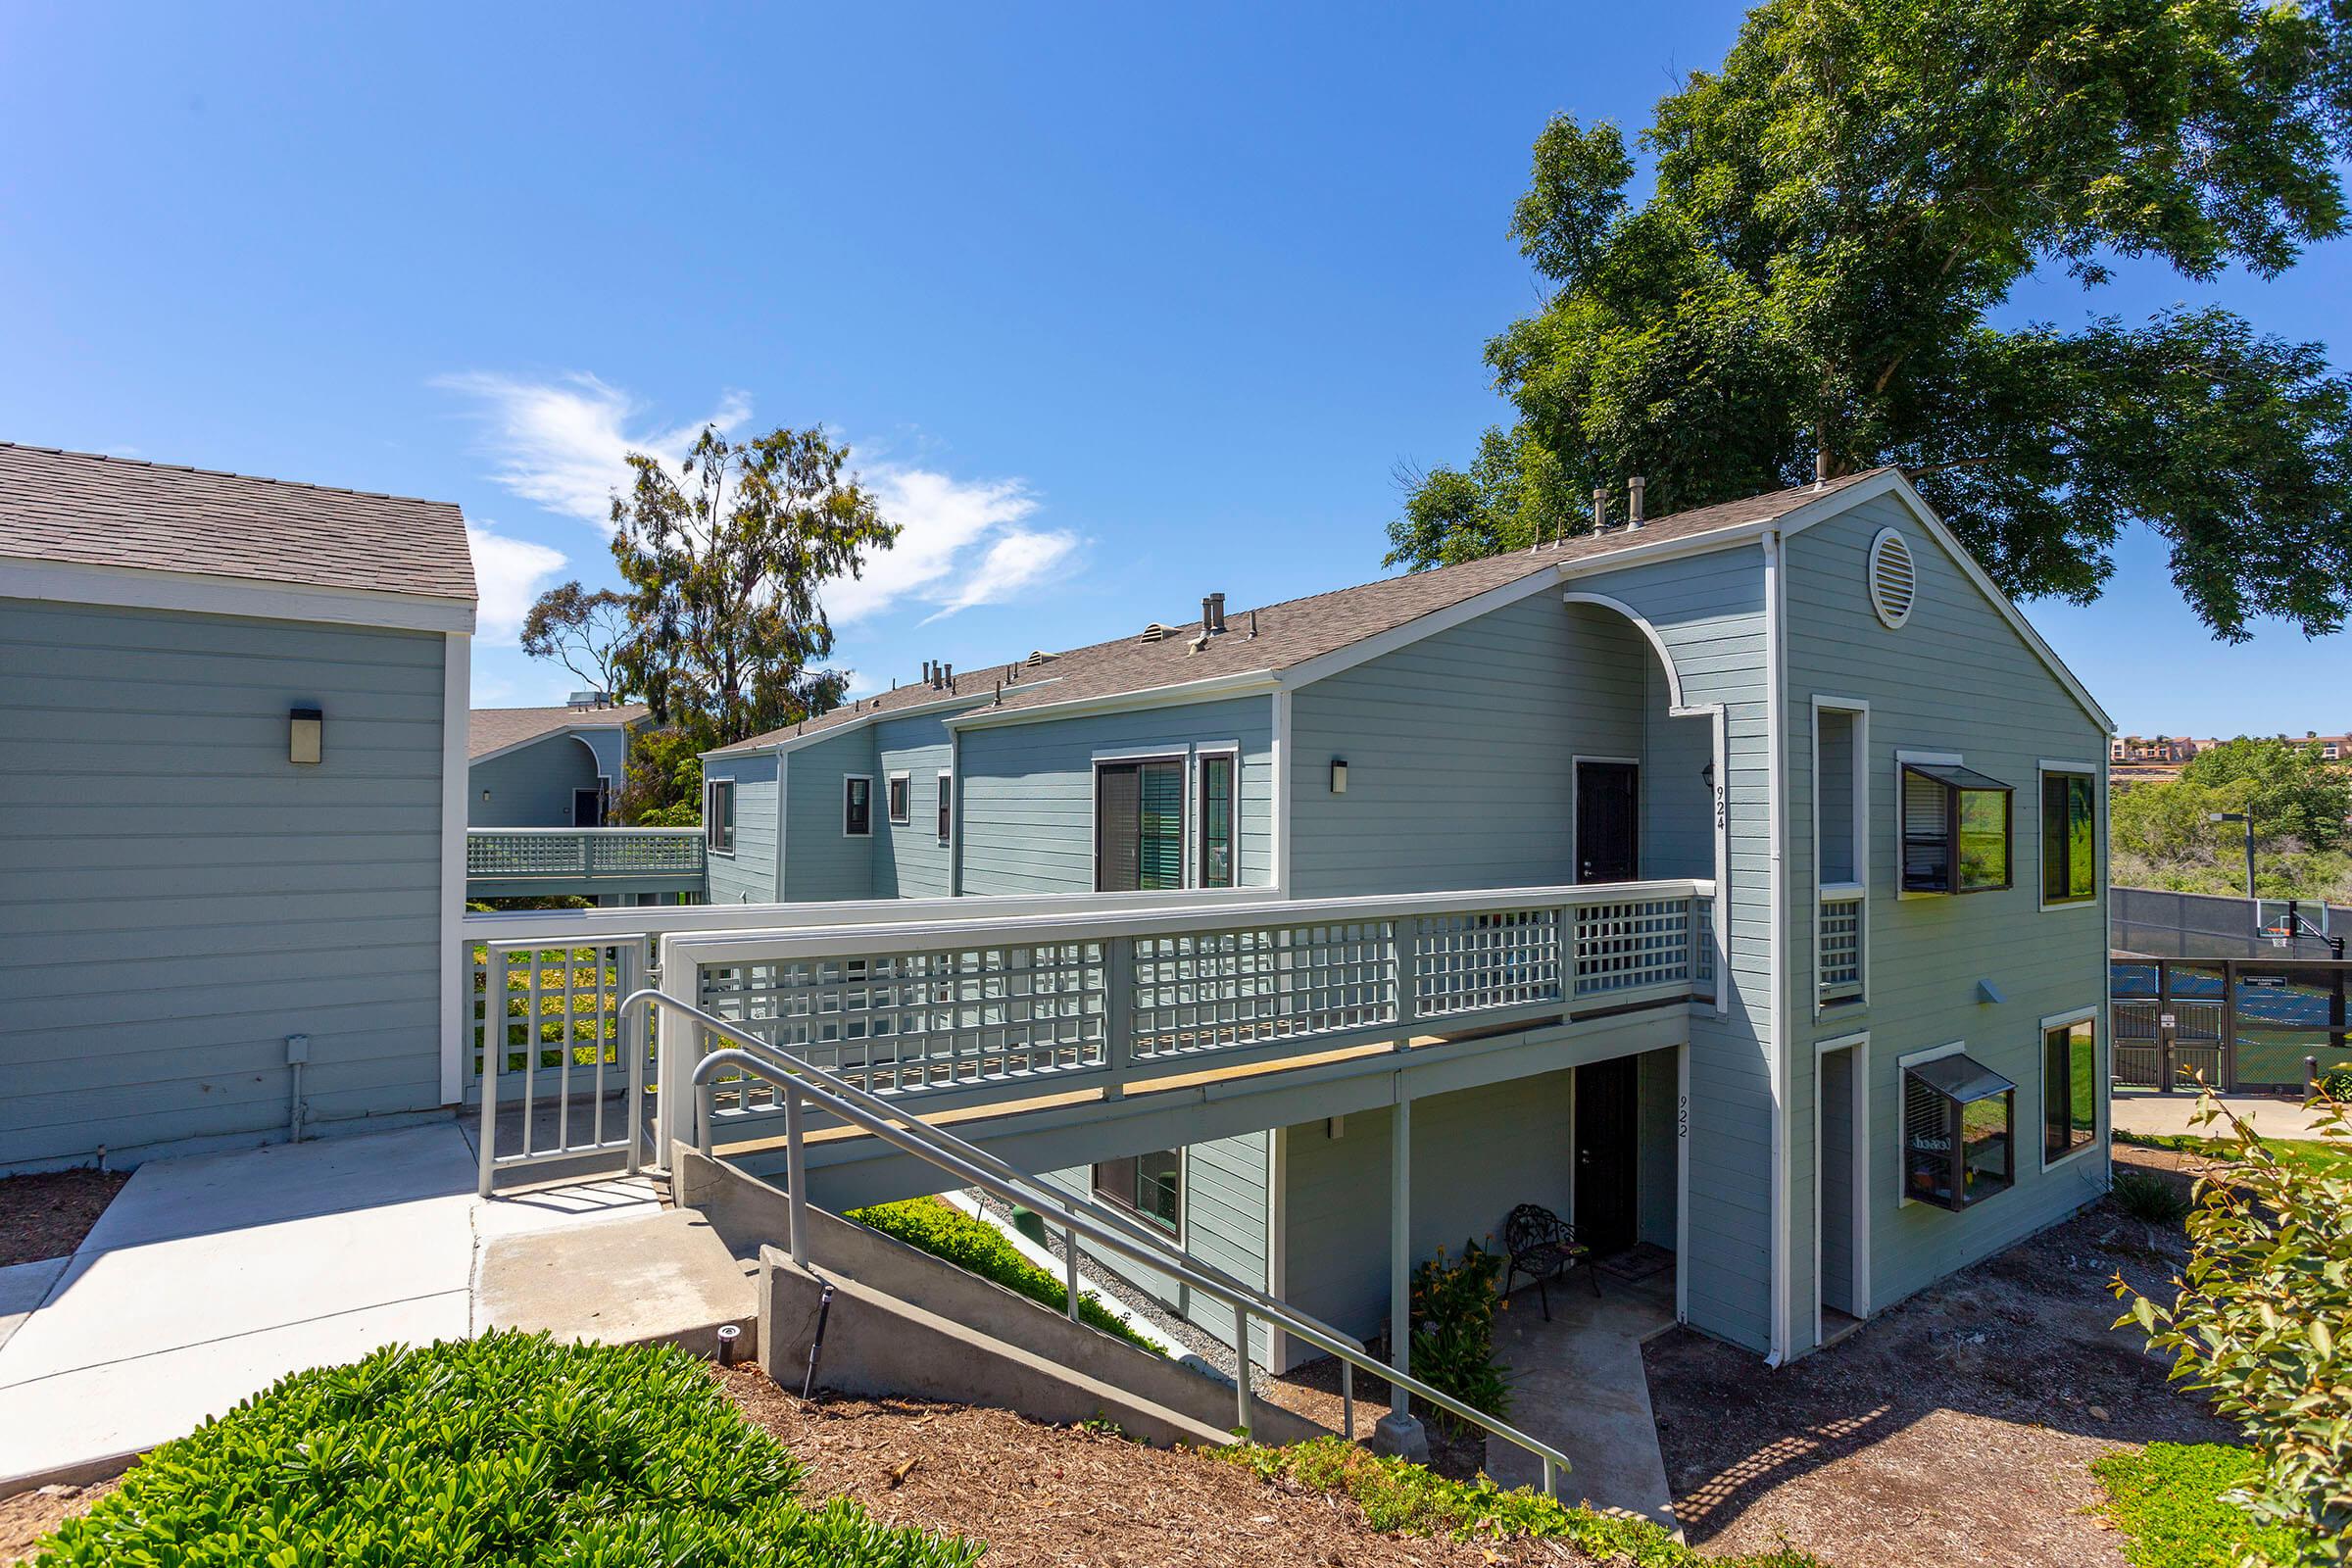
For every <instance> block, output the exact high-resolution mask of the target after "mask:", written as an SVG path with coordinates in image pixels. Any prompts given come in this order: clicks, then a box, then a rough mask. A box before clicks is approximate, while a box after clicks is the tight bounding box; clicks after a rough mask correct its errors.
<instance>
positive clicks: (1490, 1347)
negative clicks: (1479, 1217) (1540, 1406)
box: [1412, 1242, 1511, 1433]
mask: <svg viewBox="0 0 2352 1568" xmlns="http://www.w3.org/2000/svg"><path fill="white" fill-rule="evenodd" d="M1501 1272H1502V1259H1501V1258H1499V1257H1497V1256H1495V1254H1494V1253H1493V1252H1490V1251H1488V1250H1486V1249H1485V1248H1483V1247H1481V1246H1479V1245H1478V1243H1476V1242H1464V1243H1463V1244H1462V1255H1461V1257H1460V1258H1459V1259H1457V1260H1454V1261H1452V1262H1448V1261H1447V1260H1446V1250H1445V1249H1444V1248H1442V1247H1441V1248H1439V1249H1438V1255H1437V1256H1435V1257H1433V1258H1429V1259H1427V1260H1426V1261H1424V1262H1423V1263H1422V1264H1421V1265H1420V1266H1419V1267H1417V1268H1415V1269H1414V1270H1413V1296H1412V1307H1413V1326H1412V1373H1413V1376H1415V1377H1417V1378H1419V1379H1420V1380H1421V1381H1422V1382H1424V1383H1427V1384H1429V1385H1431V1386H1432V1387H1434V1388H1437V1389H1441V1390H1443V1391H1444V1392H1446V1393H1447V1394H1450V1395H1452V1396H1453V1397H1455V1398H1457V1399H1459V1400H1461V1401H1462V1402H1463V1403H1464V1404H1466V1405H1468V1406H1470V1408H1472V1409H1473V1410H1483V1411H1485V1412H1486V1413H1487V1414H1489V1415H1491V1416H1495V1417H1496V1418H1497V1419H1499V1418H1501V1417H1502V1416H1504V1415H1507V1414H1509V1413H1510V1408H1511V1388H1510V1384H1509V1383H1508V1382H1506V1381H1505V1380H1504V1377H1503V1370H1502V1363H1501V1362H1500V1361H1498V1360H1496V1359H1495V1301H1496V1299H1497V1297H1496V1294H1495V1276H1496V1275H1498V1274H1500V1273H1501ZM1424 1413H1425V1414H1428V1415H1432V1416H1435V1417H1436V1418H1437V1420H1438V1421H1439V1422H1440V1424H1442V1425H1443V1426H1445V1427H1446V1429H1447V1430H1448V1431H1452V1432H1457V1433H1458V1432H1461V1431H1463V1430H1464V1429H1466V1428H1468V1423H1467V1422H1464V1421H1462V1420H1460V1419H1459V1418H1458V1417H1456V1416H1453V1415H1450V1414H1448V1413H1446V1411H1443V1410H1438V1409H1434V1408H1433V1409H1430V1410H1427V1411H1425V1412H1424Z"/></svg>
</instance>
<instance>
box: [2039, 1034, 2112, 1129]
mask: <svg viewBox="0 0 2352 1568" xmlns="http://www.w3.org/2000/svg"><path fill="white" fill-rule="evenodd" d="M2098 1137H2099V1032H2098V1024H2097V1022H2096V1020H2095V1018H2093V1017H2090V1016H2084V1017H2081V1018H2074V1019H2069V1020H2066V1021H2063V1022H2059V1023H2052V1024H2045V1025H2043V1026H2042V1031H2041V1162H2042V1163H2043V1164H2044V1165H2054V1164H2056V1163H2057V1162H2058V1161H2060V1160H2062V1159H2064V1158H2065V1157H2066V1156H2067V1155H2069V1154H2072V1153H2074V1152H2077V1151H2078V1150H2082V1149H2087V1148H2089V1147H2090V1146H2091V1145H2092V1144H2094V1143H2096V1142H2098Z"/></svg>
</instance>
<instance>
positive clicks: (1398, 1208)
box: [1370, 1073, 1429, 1460]
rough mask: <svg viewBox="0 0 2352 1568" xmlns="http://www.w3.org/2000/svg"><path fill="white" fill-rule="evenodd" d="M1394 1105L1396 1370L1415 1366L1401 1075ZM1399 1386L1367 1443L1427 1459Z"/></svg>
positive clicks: (1408, 1148) (1407, 1107)
mask: <svg viewBox="0 0 2352 1568" xmlns="http://www.w3.org/2000/svg"><path fill="white" fill-rule="evenodd" d="M1396 1085H1397V1091H1396V1103H1395V1106H1394V1108H1393V1109H1392V1110H1391V1111H1390V1121H1389V1364H1390V1365H1391V1366H1393V1367H1395V1368H1396V1369H1397V1372H1398V1373H1400V1374H1404V1375H1410V1374H1411V1372H1412V1370H1413V1365H1412V1361H1413V1103H1412V1102H1411V1101H1410V1100H1408V1099H1406V1098H1405V1093H1404V1075H1403V1074H1402V1073H1398V1074H1397V1077H1396ZM1408 1399H1409V1397H1408V1396H1407V1395H1406V1394H1405V1392H1404V1389H1403V1387H1402V1386H1401V1385H1400V1384H1396V1383H1391V1384H1390V1385H1389V1413H1388V1414H1387V1415H1384V1416H1382V1417H1381V1418H1380V1421H1379V1424H1378V1425H1376V1426H1374V1427H1373V1429H1372V1441H1371V1444H1370V1446H1371V1447H1372V1448H1373V1449H1374V1450H1375V1451H1376V1452H1380V1453H1396V1454H1402V1455H1403V1456H1404V1457H1405V1458H1408V1459H1413V1460H1422V1459H1426V1458H1428V1457H1429V1437H1428V1434H1426V1433H1424V1432H1423V1431H1422V1430H1421V1423H1420V1422H1419V1421H1418V1420H1416V1419H1415V1418H1414V1416H1413V1413H1412V1410H1411V1407H1410V1405H1409V1402H1408Z"/></svg>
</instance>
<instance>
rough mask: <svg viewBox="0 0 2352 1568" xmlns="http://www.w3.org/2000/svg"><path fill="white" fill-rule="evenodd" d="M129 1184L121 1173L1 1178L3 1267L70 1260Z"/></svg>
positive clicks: (50, 1172) (74, 1172) (48, 1173)
mask: <svg viewBox="0 0 2352 1568" xmlns="http://www.w3.org/2000/svg"><path fill="white" fill-rule="evenodd" d="M128 1180H130V1175H129V1173H128V1172H126V1171H119V1170H45V1171H39V1172H36V1173H34V1174H33V1175H30V1176H0V1268H6V1267H8V1266H9V1265H10V1264H12V1263H35V1262H38V1261H40V1260H41V1259H42V1258H44V1257H65V1256H68V1255H70V1254H71V1253H72V1252H73V1250H74V1249H75V1248H77V1247H79V1246H80V1245H81V1239H82V1238H83V1237H84V1236H87V1235H88V1234H89V1233H90V1227H91V1226H93V1225H95V1224H97V1223H98V1216H99V1215H100V1214H101V1213H103V1212H105V1209H106V1205H107V1204H109V1203H111V1202H113V1201H115V1195H116V1194H117V1193H119V1192H121V1191H122V1190H123V1183H124V1182H126V1181H128Z"/></svg>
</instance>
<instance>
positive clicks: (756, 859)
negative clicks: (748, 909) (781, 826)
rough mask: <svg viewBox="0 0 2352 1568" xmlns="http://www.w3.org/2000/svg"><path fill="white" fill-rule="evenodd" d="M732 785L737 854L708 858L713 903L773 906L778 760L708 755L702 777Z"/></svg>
mask: <svg viewBox="0 0 2352 1568" xmlns="http://www.w3.org/2000/svg"><path fill="white" fill-rule="evenodd" d="M722 778H723V779H733V780H734V781H735V853H734V854H732V855H721V854H719V853H718V852H716V851H712V852H711V855H710V856H709V858H708V864H709V866H710V870H709V872H708V873H707V874H708V877H709V881H710V898H711V903H712V904H773V903H776V902H777V900H776V760H775V758H774V757H772V756H741V755H739V756H733V757H711V758H705V759H704V760H703V779H704V781H705V782H706V783H708V782H710V781H711V780H712V779H722Z"/></svg>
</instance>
